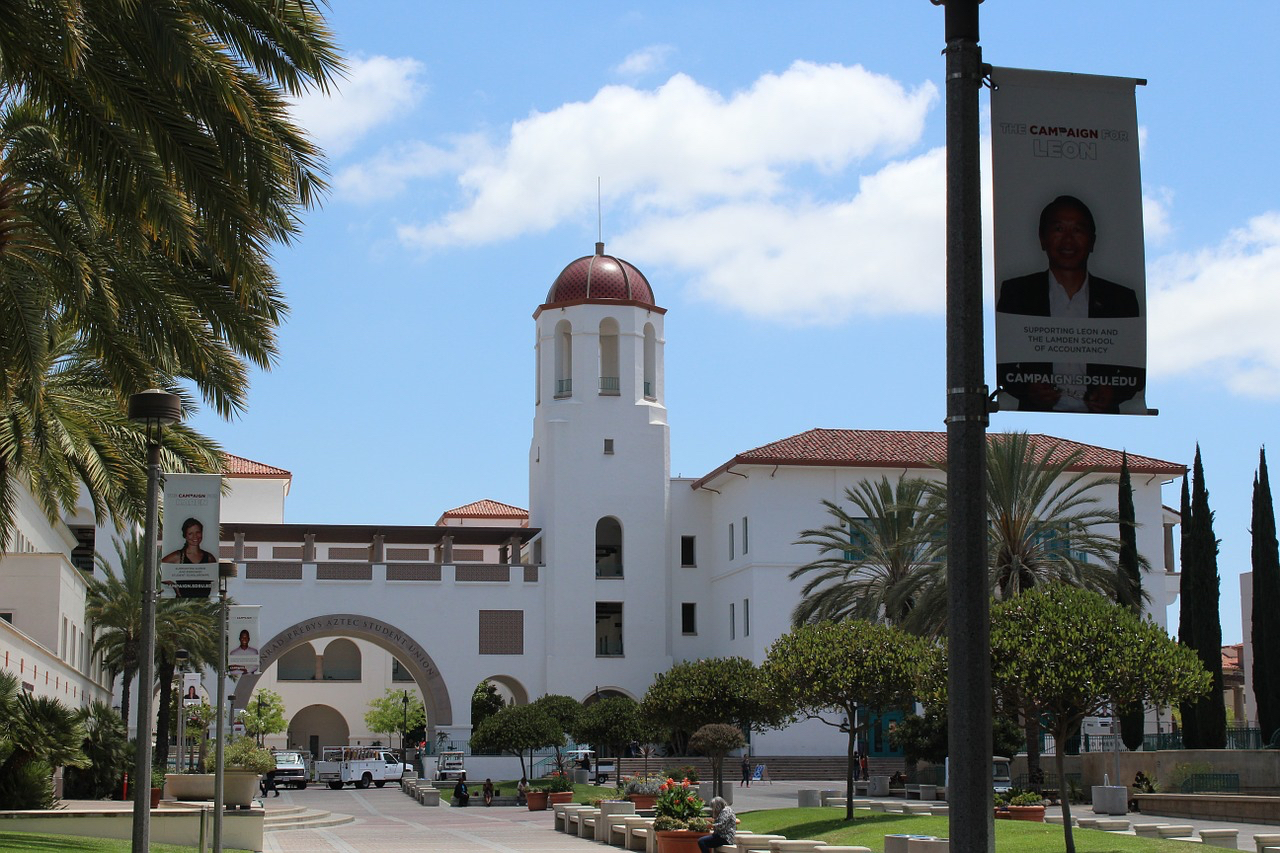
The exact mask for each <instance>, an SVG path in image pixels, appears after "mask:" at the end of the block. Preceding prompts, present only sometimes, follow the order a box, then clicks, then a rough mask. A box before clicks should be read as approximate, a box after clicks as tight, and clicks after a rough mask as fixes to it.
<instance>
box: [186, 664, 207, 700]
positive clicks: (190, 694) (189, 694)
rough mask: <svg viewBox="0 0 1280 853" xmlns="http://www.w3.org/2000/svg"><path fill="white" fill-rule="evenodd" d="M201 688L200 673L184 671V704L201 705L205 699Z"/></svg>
mask: <svg viewBox="0 0 1280 853" xmlns="http://www.w3.org/2000/svg"><path fill="white" fill-rule="evenodd" d="M200 689H201V685H200V673H198V672H184V673H183V674H182V704H183V705H199V704H200V703H201V702H202V701H203V699H202V698H201V696H200ZM210 704H212V703H210Z"/></svg>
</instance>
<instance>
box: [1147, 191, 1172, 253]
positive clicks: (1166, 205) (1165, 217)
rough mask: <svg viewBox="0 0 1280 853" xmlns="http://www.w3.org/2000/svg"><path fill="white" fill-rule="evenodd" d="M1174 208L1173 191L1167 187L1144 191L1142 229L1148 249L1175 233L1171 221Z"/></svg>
mask: <svg viewBox="0 0 1280 853" xmlns="http://www.w3.org/2000/svg"><path fill="white" fill-rule="evenodd" d="M1172 208H1173V191H1172V190H1170V189H1166V188H1161V189H1156V190H1154V191H1152V192H1148V193H1144V194H1143V196H1142V230H1143V232H1144V233H1143V238H1144V241H1145V243H1146V246H1147V248H1148V249H1150V247H1151V246H1158V245H1160V244H1161V243H1163V242H1165V241H1166V240H1168V239H1169V237H1170V236H1172V234H1173V226H1172V224H1171V223H1170V221H1169V215H1170V211H1171V210H1172Z"/></svg>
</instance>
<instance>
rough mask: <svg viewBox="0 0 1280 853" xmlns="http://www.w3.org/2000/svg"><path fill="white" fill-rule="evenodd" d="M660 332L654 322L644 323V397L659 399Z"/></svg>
mask: <svg viewBox="0 0 1280 853" xmlns="http://www.w3.org/2000/svg"><path fill="white" fill-rule="evenodd" d="M657 375H658V334H657V333H656V332H655V331H654V330H653V324H652V323H645V324H644V397H645V399H646V400H656V399H658V384H657V379H656V377H657Z"/></svg>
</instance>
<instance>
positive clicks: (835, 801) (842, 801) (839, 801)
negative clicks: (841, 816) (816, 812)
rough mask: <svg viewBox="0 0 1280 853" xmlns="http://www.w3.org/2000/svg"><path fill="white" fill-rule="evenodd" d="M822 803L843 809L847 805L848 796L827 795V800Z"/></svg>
mask: <svg viewBox="0 0 1280 853" xmlns="http://www.w3.org/2000/svg"><path fill="white" fill-rule="evenodd" d="M824 805H826V806H834V807H835V808H838V809H843V808H846V807H848V805H849V798H848V797H827V800H826V802H825V803H824Z"/></svg>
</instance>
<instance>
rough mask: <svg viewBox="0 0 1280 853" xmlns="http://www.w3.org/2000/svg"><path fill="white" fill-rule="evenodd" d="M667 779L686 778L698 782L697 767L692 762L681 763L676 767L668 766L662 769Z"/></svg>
mask: <svg viewBox="0 0 1280 853" xmlns="http://www.w3.org/2000/svg"><path fill="white" fill-rule="evenodd" d="M662 772H663V774H664V775H665V776H667V778H669V779H688V780H689V781H690V782H692V783H694V784H696V783H697V782H698V768H696V767H694V766H693V765H692V764H682V765H679V766H677V767H668V768H667V769H666V770H663V771H662Z"/></svg>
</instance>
